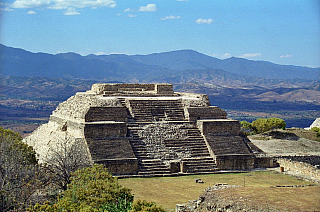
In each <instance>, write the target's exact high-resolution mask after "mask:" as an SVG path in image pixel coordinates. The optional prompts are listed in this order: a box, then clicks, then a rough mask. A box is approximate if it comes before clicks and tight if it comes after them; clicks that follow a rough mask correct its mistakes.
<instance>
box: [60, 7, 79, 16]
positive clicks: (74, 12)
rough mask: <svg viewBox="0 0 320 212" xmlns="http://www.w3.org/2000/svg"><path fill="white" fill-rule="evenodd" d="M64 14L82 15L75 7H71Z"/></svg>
mask: <svg viewBox="0 0 320 212" xmlns="http://www.w3.org/2000/svg"><path fill="white" fill-rule="evenodd" d="M63 14H64V15H80V13H79V12H78V11H77V10H76V9H75V8H73V7H69V8H68V9H67V11H66V12H65V13H63Z"/></svg>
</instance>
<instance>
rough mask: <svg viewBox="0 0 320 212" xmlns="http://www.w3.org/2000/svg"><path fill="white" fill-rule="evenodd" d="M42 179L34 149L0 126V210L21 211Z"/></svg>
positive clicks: (17, 134)
mask: <svg viewBox="0 0 320 212" xmlns="http://www.w3.org/2000/svg"><path fill="white" fill-rule="evenodd" d="M44 179H45V176H43V172H42V171H41V167H40V166H38V162H37V159H36V154H35V151H34V150H33V148H32V147H30V146H28V145H27V144H25V143H23V142H22V137H21V136H20V134H19V133H16V132H13V131H11V130H6V129H3V128H2V127H0V211H23V210H24V209H25V207H26V206H27V204H28V202H29V201H30V198H31V196H32V195H33V194H34V193H35V192H36V191H37V190H38V189H40V188H41V187H42V186H43V184H44V182H43V180H44Z"/></svg>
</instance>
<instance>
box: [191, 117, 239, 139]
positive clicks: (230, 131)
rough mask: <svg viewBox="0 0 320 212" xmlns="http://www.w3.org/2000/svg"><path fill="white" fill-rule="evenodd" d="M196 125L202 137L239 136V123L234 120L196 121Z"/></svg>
mask: <svg viewBox="0 0 320 212" xmlns="http://www.w3.org/2000/svg"><path fill="white" fill-rule="evenodd" d="M197 125H198V128H199V129H200V131H201V132H202V133H203V134H204V135H205V134H212V135H239V132H240V122H239V121H236V120H228V119H213V120H209V119H208V120H198V121H197Z"/></svg>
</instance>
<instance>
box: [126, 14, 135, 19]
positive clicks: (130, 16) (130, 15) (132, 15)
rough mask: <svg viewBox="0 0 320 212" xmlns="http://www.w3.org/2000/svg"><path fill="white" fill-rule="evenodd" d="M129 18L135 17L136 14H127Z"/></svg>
mask: <svg viewBox="0 0 320 212" xmlns="http://www.w3.org/2000/svg"><path fill="white" fill-rule="evenodd" d="M127 16H128V17H129V18H134V17H136V16H137V15H134V14H128V15H127Z"/></svg>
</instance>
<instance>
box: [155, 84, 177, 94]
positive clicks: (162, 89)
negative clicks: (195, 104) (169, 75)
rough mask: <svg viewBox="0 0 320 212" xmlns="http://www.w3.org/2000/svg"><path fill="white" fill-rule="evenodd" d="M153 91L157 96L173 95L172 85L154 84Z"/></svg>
mask: <svg viewBox="0 0 320 212" xmlns="http://www.w3.org/2000/svg"><path fill="white" fill-rule="evenodd" d="M155 90H156V92H157V93H158V94H169V93H170V94H173V86H172V84H156V85H155Z"/></svg>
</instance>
